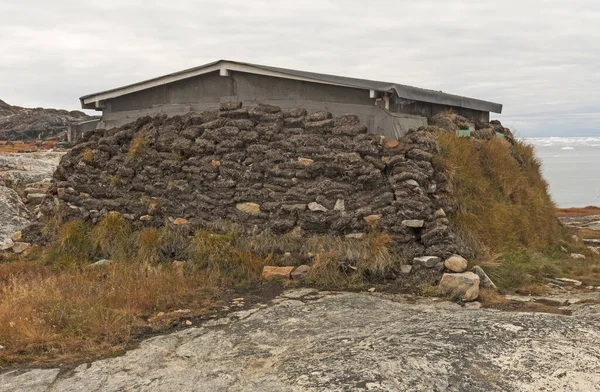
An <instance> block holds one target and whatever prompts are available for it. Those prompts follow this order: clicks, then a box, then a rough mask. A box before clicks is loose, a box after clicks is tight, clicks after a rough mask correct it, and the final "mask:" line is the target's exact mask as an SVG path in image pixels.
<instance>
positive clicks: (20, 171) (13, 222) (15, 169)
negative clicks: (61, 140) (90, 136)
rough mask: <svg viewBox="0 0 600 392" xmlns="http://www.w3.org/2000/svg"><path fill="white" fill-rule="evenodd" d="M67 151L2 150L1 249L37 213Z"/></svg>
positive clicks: (0, 158)
mask: <svg viewBox="0 0 600 392" xmlns="http://www.w3.org/2000/svg"><path fill="white" fill-rule="evenodd" d="M63 155H64V152H58V151H40V152H31V153H0V249H6V248H7V247H10V246H12V244H13V241H12V239H11V238H10V237H11V234H12V233H14V232H17V231H19V230H21V229H23V228H24V227H25V226H27V225H28V224H29V222H30V220H31V219H33V218H34V217H35V216H36V214H37V205H38V204H39V203H40V202H41V200H42V198H43V197H44V194H45V193H46V190H47V189H48V187H49V186H50V180H51V178H52V173H54V170H55V169H56V167H57V166H58V163H59V161H60V158H61V157H62V156H63Z"/></svg>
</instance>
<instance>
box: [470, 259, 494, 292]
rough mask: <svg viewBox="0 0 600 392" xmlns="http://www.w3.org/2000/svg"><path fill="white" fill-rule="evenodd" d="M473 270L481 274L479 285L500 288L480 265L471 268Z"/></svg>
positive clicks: (478, 274)
mask: <svg viewBox="0 0 600 392" xmlns="http://www.w3.org/2000/svg"><path fill="white" fill-rule="evenodd" d="M471 272H473V273H474V274H476V275H477V276H479V282H480V283H479V285H480V286H481V287H483V288H484V289H488V290H494V291H496V290H498V287H496V285H495V284H494V282H492V280H491V279H490V278H489V276H487V274H486V273H485V271H484V270H483V269H482V268H481V267H480V266H478V265H476V266H475V267H473V268H471Z"/></svg>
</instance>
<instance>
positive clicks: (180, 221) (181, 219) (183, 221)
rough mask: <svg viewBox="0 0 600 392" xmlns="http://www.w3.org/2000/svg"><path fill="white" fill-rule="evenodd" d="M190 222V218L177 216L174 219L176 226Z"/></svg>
mask: <svg viewBox="0 0 600 392" xmlns="http://www.w3.org/2000/svg"><path fill="white" fill-rule="evenodd" d="M188 223H190V222H188V220H187V219H184V218H177V219H175V220H174V221H173V224H174V225H176V226H180V225H187V224H188Z"/></svg>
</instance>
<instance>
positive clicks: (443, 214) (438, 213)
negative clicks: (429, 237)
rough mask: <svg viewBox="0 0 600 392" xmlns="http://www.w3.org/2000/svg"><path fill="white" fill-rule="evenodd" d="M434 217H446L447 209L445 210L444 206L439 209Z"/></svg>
mask: <svg viewBox="0 0 600 392" xmlns="http://www.w3.org/2000/svg"><path fill="white" fill-rule="evenodd" d="M433 216H434V217H436V218H445V217H446V211H444V209H443V208H440V209H439V210H437V211H436V212H435V213H434V214H433Z"/></svg>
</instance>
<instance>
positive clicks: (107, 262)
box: [90, 259, 113, 267]
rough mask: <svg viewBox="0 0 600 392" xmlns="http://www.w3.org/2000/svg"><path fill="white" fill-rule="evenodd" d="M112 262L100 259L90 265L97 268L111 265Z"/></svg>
mask: <svg viewBox="0 0 600 392" xmlns="http://www.w3.org/2000/svg"><path fill="white" fill-rule="evenodd" d="M112 262H113V261H112V260H107V259H102V260H99V261H96V262H95V263H92V264H90V265H91V266H92V267H99V266H102V265H109V264H112Z"/></svg>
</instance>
